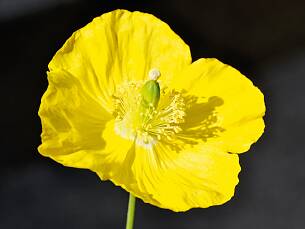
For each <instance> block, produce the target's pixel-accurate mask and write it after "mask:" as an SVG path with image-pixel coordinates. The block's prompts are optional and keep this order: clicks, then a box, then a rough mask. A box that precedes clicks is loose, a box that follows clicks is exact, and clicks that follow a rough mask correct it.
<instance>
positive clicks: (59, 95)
mask: <svg viewBox="0 0 305 229" xmlns="http://www.w3.org/2000/svg"><path fill="white" fill-rule="evenodd" d="M48 80H49V86H48V89H47V91H46V92H45V94H44V95H43V97H42V100H41V105H40V109H39V116H40V118H41V123H42V134H41V140H42V144H41V145H40V146H39V148H38V150H39V152H40V153H41V154H42V155H44V156H49V157H52V158H53V159H55V160H57V161H59V162H60V163H63V164H65V165H68V166H74V167H80V168H87V166H88V163H89V161H90V160H91V159H90V157H91V154H88V156H85V154H84V155H83V157H82V155H80V154H78V156H79V157H80V158H79V159H78V160H77V161H76V160H74V159H72V160H73V162H71V161H70V162H69V161H66V160H64V159H63V155H71V154H74V153H78V152H85V151H86V152H89V151H92V152H95V151H97V150H100V149H102V148H104V147H105V141H104V140H103V139H102V136H101V135H102V132H103V130H104V128H105V124H106V122H107V121H108V120H110V119H111V118H112V116H111V115H110V114H109V113H108V112H107V111H106V110H105V109H103V107H102V106H101V104H100V101H99V100H98V98H95V97H91V96H90V95H89V94H87V93H86V91H84V90H83V87H82V85H81V83H80V82H79V80H78V79H77V78H75V77H73V76H72V75H71V74H69V73H68V72H65V71H58V70H56V71H52V72H49V73H48ZM81 157H82V158H81Z"/></svg>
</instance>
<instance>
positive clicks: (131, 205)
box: [126, 193, 136, 229]
mask: <svg viewBox="0 0 305 229" xmlns="http://www.w3.org/2000/svg"><path fill="white" fill-rule="evenodd" d="M135 206H136V197H134V196H133V195H132V194H131V193H130V194H129V201H128V211H127V221H126V229H133V221H134V213H135Z"/></svg>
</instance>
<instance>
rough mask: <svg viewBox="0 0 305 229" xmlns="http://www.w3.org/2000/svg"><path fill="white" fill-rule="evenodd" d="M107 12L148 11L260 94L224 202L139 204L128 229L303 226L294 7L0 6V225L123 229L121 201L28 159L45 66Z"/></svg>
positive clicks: (105, 189) (303, 42)
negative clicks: (254, 133) (251, 134)
mask: <svg viewBox="0 0 305 229" xmlns="http://www.w3.org/2000/svg"><path fill="white" fill-rule="evenodd" d="M117 8H125V9H129V10H140V11H144V12H149V13H152V14H154V15H155V16H157V17H159V18H160V19H162V20H163V21H165V22H167V23H168V24H169V25H170V26H171V27H172V29H173V30H174V31H175V32H176V33H177V34H179V35H180V36H181V37H182V38H183V40H184V41H185V42H186V43H187V44H189V45H190V47H191V50H192V55H193V59H194V60H196V59H198V58H200V57H216V58H218V59H220V60H222V61H223V62H225V63H228V64H230V65H232V66H234V67H236V68H237V69H239V70H241V72H242V73H244V74H245V75H247V76H248V77H249V78H250V79H251V80H252V81H253V82H254V83H255V85H257V86H258V87H259V88H260V89H261V90H262V91H263V92H264V94H265V99H266V105H267V114H266V118H265V120H266V132H265V134H264V135H263V137H262V138H261V139H260V140H259V142H258V143H256V144H255V145H254V146H253V147H252V148H251V150H250V152H248V153H246V154H244V155H242V156H241V166H242V172H241V174H240V184H239V185H238V187H237V189H236V195H235V197H234V198H233V199H232V200H231V201H230V202H228V203H227V204H225V205H223V206H218V207H211V208H208V209H193V210H190V211H188V212H186V213H173V212H171V211H167V210H162V209H158V208H156V207H153V206H151V205H147V204H144V203H142V201H138V205H137V213H136V228H146V229H150V228H160V229H163V228H164V229H168V228H177V229H178V228H181V229H184V228H185V229H186V228H194V229H195V228H198V229H199V228H200V229H201V228H208V229H216V228H217V229H218V228H224V227H226V228H227V229H231V228H232V229H233V228H234V229H239V228H240V229H241V228H248V229H252V228H253V229H254V228H276V229H280V228H296V229H300V228H305V220H304V219H303V213H304V212H305V197H304V191H305V169H304V168H305V167H304V164H305V151H304V148H305V146H304V140H303V139H304V137H303V131H304V128H305V108H304V106H303V105H304V101H305V93H304V89H303V88H304V86H303V85H304V84H305V77H304V76H305V29H304V23H305V14H304V12H305V2H304V1H289V2H287V1H283V0H281V1H252V2H251V3H250V2H249V1H241V0H238V1H218V2H217V3H216V2H212V1H186V0H185V1H183V0H177V1H173V0H169V1H97V0H96V1H92V0H91V1H90V0H89V1H88V0H87V1H85V0H83V1H81V0H78V1H77V0H75V1H73V0H67V1H59V0H57V1H56V0H44V1H42V0H40V1H37V0H28V1H26V0H24V1H22V0H14V1H13V0H12V1H8V0H3V1H2V2H0V9H1V10H0V13H1V15H2V16H0V28H1V36H0V41H1V44H0V45H1V55H0V63H1V79H0V80H1V84H0V87H1V89H0V96H1V98H2V100H1V102H2V104H1V107H2V109H1V116H0V117H1V122H0V127H1V138H0V139H1V146H2V157H1V175H0V177H1V186H0V187H1V188H0V203H1V205H0V213H1V214H0V228H9V229H11V228H45V229H48V228H52V229H53V228H58V229H59V228H123V227H124V221H125V208H126V205H127V198H128V195H127V193H125V192H124V191H123V190H122V189H121V188H119V187H115V186H114V185H112V184H111V183H110V182H100V180H99V179H98V178H97V176H96V175H95V174H93V173H91V172H89V171H86V170H78V169H72V168H66V167H63V166H61V165H59V164H57V163H56V162H53V161H51V160H49V159H47V158H43V157H42V156H40V155H39V154H38V152H37V149H36V147H37V146H38V145H39V144H40V137H39V135H40V131H41V127H40V120H39V118H38V116H37V111H38V107H39V103H40V98H41V95H42V94H43V92H44V91H45V89H46V87H47V79H46V74H45V72H46V71H47V64H48V63H49V61H50V60H51V58H52V56H53V55H54V54H55V52H56V51H57V50H58V49H59V48H60V47H61V46H62V44H63V43H64V42H65V40H66V39H67V38H68V37H69V36H70V35H71V34H72V32H73V31H75V30H77V29H78V28H80V27H82V26H84V25H86V24H87V23H88V22H90V21H91V20H92V19H93V18H94V17H95V16H98V15H100V14H102V13H104V12H108V11H110V10H113V9H117Z"/></svg>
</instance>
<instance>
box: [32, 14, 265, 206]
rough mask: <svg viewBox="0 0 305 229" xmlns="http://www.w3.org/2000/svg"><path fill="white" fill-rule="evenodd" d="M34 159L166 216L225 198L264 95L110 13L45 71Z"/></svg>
mask: <svg viewBox="0 0 305 229" xmlns="http://www.w3.org/2000/svg"><path fill="white" fill-rule="evenodd" d="M48 81H49V86H48V89H47V90H46V92H45V94H44V95H43V97H42V100H41V106H40V110H39V115H40V117H41V122H42V134H41V139H42V144H41V145H40V146H39V148H38V149H39V152H40V153H41V154H42V155H44V156H48V157H50V158H52V159H54V160H55V161H57V162H59V163H61V164H63V165H65V166H71V167H76V168H87V169H90V170H92V171H94V172H96V173H97V174H98V175H99V177H100V178H101V179H102V180H111V181H112V182H113V183H114V184H116V185H119V186H121V187H122V188H124V189H126V190H127V191H128V192H130V193H132V194H133V195H135V196H136V197H138V198H141V199H142V200H143V201H144V202H147V203H150V204H153V205H156V206H158V207H161V208H168V209H171V210H173V211H185V210H188V209H190V208H194V207H202V208H205V207H209V206H211V205H219V204H223V203H225V202H226V201H228V200H229V199H230V198H231V197H232V196H233V195H234V188H235V186H236V185H237V183H238V173H239V171H240V166H239V162H238V154H239V153H242V152H245V151H247V150H249V148H250V145H251V144H252V143H254V142H255V141H257V139H258V138H259V137H260V136H261V134H262V133H263V131H264V121H263V119H262V117H263V115H264V112H265V105H264V98H263V94H262V93H261V92H260V91H259V89H258V88H256V87H255V86H253V84H252V83H251V81H250V80H249V79H247V78H246V77H245V76H243V75H242V74H241V73H240V72H239V71H237V70H236V69H234V68H232V67H230V66H228V65H225V64H223V63H221V62H220V61H218V60H217V59H199V60H197V61H195V62H193V63H192V60H191V54H190V50H189V47H188V46H187V45H186V44H185V43H184V42H183V41H182V40H181V38H180V37H179V36H177V35H176V34H175V33H174V32H173V31H172V30H171V29H170V27H169V26H168V25H167V24H165V23H164V22H162V21H160V20H159V19H157V18H156V17H154V16H152V15H150V14H145V13H140V12H129V11H126V10H116V11H113V12H110V13H106V14H103V15H102V16H100V17H97V18H95V19H94V20H93V21H92V22H91V23H89V24H88V25H86V26H85V27H83V28H82V29H80V30H78V31H76V32H75V33H73V35H72V36H71V37H70V38H69V39H68V40H67V42H66V43H65V44H64V46H63V47H62V48H61V49H60V50H59V51H58V52H57V53H56V55H55V56H54V58H53V59H52V61H51V62H50V64H49V72H48Z"/></svg>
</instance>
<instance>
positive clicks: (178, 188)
mask: <svg viewBox="0 0 305 229" xmlns="http://www.w3.org/2000/svg"><path fill="white" fill-rule="evenodd" d="M128 157H129V159H128V160H125V162H124V163H122V164H120V165H119V166H120V167H119V168H117V167H115V166H113V167H112V168H111V169H115V170H120V171H121V172H120V173H113V174H112V175H111V176H108V179H110V180H111V181H113V182H114V183H115V184H116V185H120V186H122V187H123V188H124V189H126V190H127V191H128V192H131V193H132V194H133V195H135V196H136V197H138V198H141V199H142V200H143V201H144V202H147V203H150V204H153V205H155V206H158V207H161V208H167V209H171V210H173V211H186V210H188V209H190V208H196V207H201V208H206V207H209V206H212V205H219V204H223V203H225V202H226V201H228V200H229V199H231V197H232V196H233V195H234V189H235V186H236V185H237V183H238V173H239V171H240V166H239V162H238V156H237V155H235V154H228V153H225V152H221V151H219V149H217V148H213V147H206V146H205V145H204V144H198V145H196V146H194V147H191V146H189V145H188V146H187V147H186V148H184V149H183V150H181V151H179V152H177V151H175V150H173V149H171V148H170V147H168V146H166V145H164V144H162V143H157V144H156V145H154V146H153V147H141V146H135V145H133V146H132V147H131V148H130V150H129V156H128ZM116 166H118V165H116ZM107 169H108V168H107ZM105 172H106V173H109V171H104V169H103V168H100V170H97V174H98V175H100V176H101V177H102V178H104V173H105Z"/></svg>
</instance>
